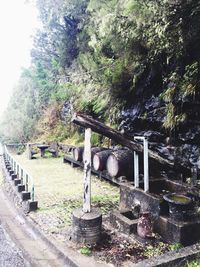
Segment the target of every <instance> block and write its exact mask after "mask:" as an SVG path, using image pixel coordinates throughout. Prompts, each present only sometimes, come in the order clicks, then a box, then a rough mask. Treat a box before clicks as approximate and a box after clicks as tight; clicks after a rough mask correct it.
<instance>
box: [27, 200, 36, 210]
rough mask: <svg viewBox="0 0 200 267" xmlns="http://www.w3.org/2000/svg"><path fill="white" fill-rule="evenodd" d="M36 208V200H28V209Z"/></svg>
mask: <svg viewBox="0 0 200 267" xmlns="http://www.w3.org/2000/svg"><path fill="white" fill-rule="evenodd" d="M37 209H38V202H37V201H31V200H28V210H29V212H30V211H35V210H37Z"/></svg>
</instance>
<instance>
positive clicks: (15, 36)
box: [0, 0, 39, 116]
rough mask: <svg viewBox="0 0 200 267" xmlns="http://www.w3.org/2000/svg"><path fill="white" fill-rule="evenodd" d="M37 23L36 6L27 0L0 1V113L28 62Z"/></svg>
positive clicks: (0, 113)
mask: <svg viewBox="0 0 200 267" xmlns="http://www.w3.org/2000/svg"><path fill="white" fill-rule="evenodd" d="M37 27H39V20H38V13H37V9H36V8H35V7H34V5H33V4H31V3H30V2H28V1H27V0H5V1H0V116H1V115H2V113H3V111H4V110H5V108H6V106H7V104H8V101H9V98H10V96H11V94H12V90H13V87H14V86H15V84H16V83H17V81H18V79H19V76H20V73H21V68H22V67H28V66H29V65H30V50H31V47H32V43H33V41H32V37H31V36H33V34H34V32H35V31H36V28H37Z"/></svg>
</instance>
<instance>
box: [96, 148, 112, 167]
mask: <svg viewBox="0 0 200 267" xmlns="http://www.w3.org/2000/svg"><path fill="white" fill-rule="evenodd" d="M111 153H112V150H111V149H109V150H104V151H101V152H98V153H96V154H95V155H94V157H93V167H94V169H95V171H103V170H105V169H106V162H107V159H108V157H109V156H110V154H111Z"/></svg>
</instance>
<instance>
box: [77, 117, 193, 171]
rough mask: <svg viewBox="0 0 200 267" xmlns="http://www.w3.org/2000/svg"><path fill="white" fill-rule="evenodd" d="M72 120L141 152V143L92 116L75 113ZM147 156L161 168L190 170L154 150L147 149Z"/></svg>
mask: <svg viewBox="0 0 200 267" xmlns="http://www.w3.org/2000/svg"><path fill="white" fill-rule="evenodd" d="M72 122H73V123H75V124H77V125H79V126H81V127H84V128H91V129H92V130H93V131H94V132H97V133H99V134H102V135H104V136H106V137H108V138H110V139H112V140H113V141H115V142H116V143H118V144H121V145H123V146H125V147H128V148H130V149H131V150H132V151H136V152H138V153H140V154H141V153H142V152H143V145H141V144H140V143H138V142H137V141H133V140H129V139H128V138H126V137H124V136H123V135H122V134H121V133H119V132H118V131H116V130H114V129H112V128H110V127H108V126H106V125H104V124H103V123H101V122H99V121H97V120H95V119H93V118H92V117H90V116H88V115H85V114H81V113H76V114H74V116H73V118H72ZM149 157H150V159H152V160H154V161H156V162H159V164H160V165H161V166H162V169H165V170H168V169H171V170H176V171H179V172H180V173H188V172H190V169H189V167H188V166H186V165H184V164H183V163H176V164H174V162H173V161H171V160H168V159H165V158H163V157H161V156H160V155H159V154H158V153H156V152H155V151H152V150H149Z"/></svg>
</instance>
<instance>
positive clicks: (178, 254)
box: [129, 244, 200, 267]
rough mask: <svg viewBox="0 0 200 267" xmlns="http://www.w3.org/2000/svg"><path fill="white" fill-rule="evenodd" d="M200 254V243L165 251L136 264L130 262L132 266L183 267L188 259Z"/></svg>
mask: <svg viewBox="0 0 200 267" xmlns="http://www.w3.org/2000/svg"><path fill="white" fill-rule="evenodd" d="M199 256H200V244H196V245H193V246H190V247H186V248H182V249H180V250H178V251H172V252H168V253H165V254H163V255H161V256H159V257H154V258H151V259H148V260H144V261H141V262H138V263H135V264H131V263H130V265H129V266H130V267H183V266H185V264H186V263H187V261H188V260H193V259H195V258H198V257H199Z"/></svg>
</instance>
